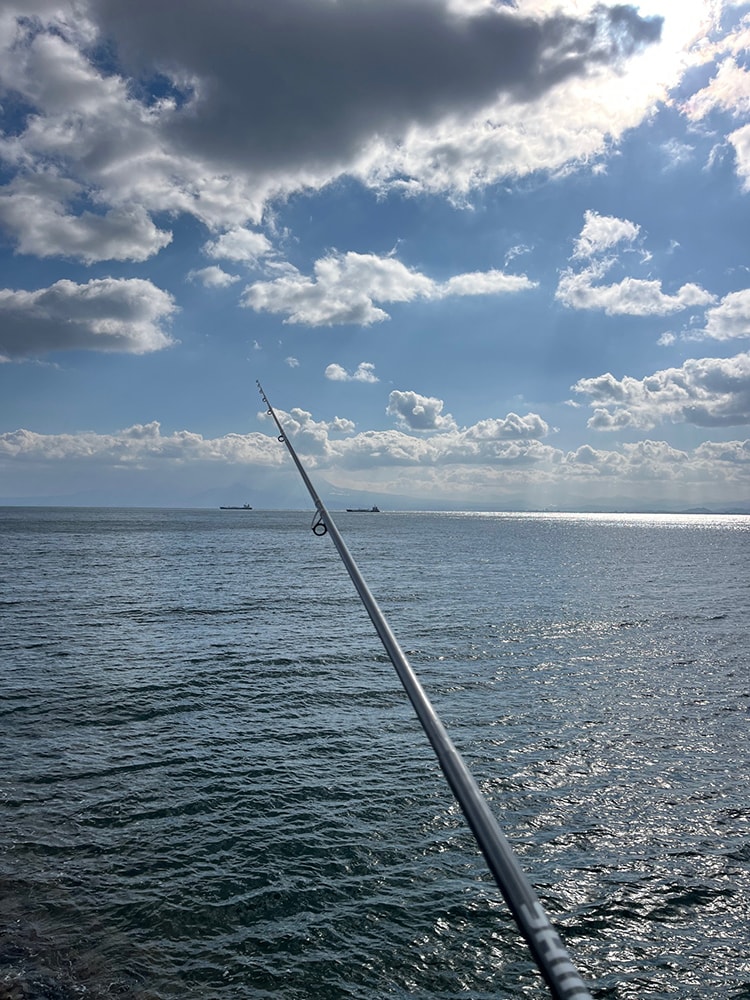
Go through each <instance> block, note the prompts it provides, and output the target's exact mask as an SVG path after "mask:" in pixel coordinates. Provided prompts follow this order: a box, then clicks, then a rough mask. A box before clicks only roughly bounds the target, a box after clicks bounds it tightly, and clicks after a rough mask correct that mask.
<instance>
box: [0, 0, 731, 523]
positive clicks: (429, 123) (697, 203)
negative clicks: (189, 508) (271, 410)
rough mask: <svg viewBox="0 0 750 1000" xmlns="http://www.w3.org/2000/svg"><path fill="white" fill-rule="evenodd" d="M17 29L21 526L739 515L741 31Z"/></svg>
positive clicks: (10, 181)
mask: <svg viewBox="0 0 750 1000" xmlns="http://www.w3.org/2000/svg"><path fill="white" fill-rule="evenodd" d="M173 15H174V7H173V6H172V5H170V4H154V3H153V2H152V3H145V2H142V0H90V2H87V0H81V2H75V3H64V2H56V0H23V2H21V0H0V47H1V48H2V50H3V51H2V56H1V57H0V127H1V128H2V132H1V133H0V266H1V268H2V271H1V272H0V361H1V362H2V363H0V502H5V503H16V502H24V501H33V502H42V503H44V502H64V503H114V504H118V503H122V504H166V505H176V506H182V505H208V506H211V505H214V504H216V503H220V502H229V503H237V502H244V501H247V502H250V503H253V504H254V505H255V506H277V505H279V506H304V505H306V504H307V500H306V498H305V494H304V491H303V488H302V486H301V484H300V483H299V482H298V481H297V480H296V478H295V477H296V473H294V471H293V469H292V468H291V467H290V462H289V459H288V456H287V455H286V452H285V450H284V449H283V448H282V447H281V446H280V445H279V443H278V441H277V440H276V436H275V435H274V433H273V427H272V426H271V425H270V423H269V421H268V419H267V418H266V417H265V416H264V414H263V408H262V406H261V404H260V400H259V397H258V396H257V391H256V388H255V380H256V379H260V380H261V381H262V383H263V385H264V388H265V389H266V392H267V393H268V395H269V397H270V399H271V401H272V402H273V404H274V405H275V406H276V407H277V409H278V410H279V411H280V412H281V413H282V415H283V416H284V419H285V422H286V426H287V428H288V430H289V433H290V435H291V436H292V437H293V440H294V441H295V444H296V446H297V449H298V451H299V452H300V455H301V456H302V458H303V460H304V461H305V462H306V464H307V465H308V467H309V469H310V472H311V474H312V476H313V478H314V480H315V481H316V483H317V484H318V485H319V486H320V488H321V493H323V494H324V496H326V497H328V498H329V499H330V500H332V501H333V503H334V506H335V505H336V502H337V501H339V500H340V501H341V505H342V506H343V505H345V503H344V501H345V500H347V499H349V498H352V499H354V498H356V499H363V500H364V499H367V500H370V499H372V500H373V502H374V501H377V502H379V503H380V504H381V505H385V506H390V507H391V508H397V507H403V506H410V507H440V506H453V507H456V506H458V507H461V506H466V507H484V508H488V509H494V508H499V509H513V508H516V507H518V508H526V507H531V508H538V507H562V508H566V507H572V508H577V509H589V508H597V507H599V506H611V507H615V508H617V507H626V508H634V507H636V508H637V507H642V508H643V509H651V508H653V507H659V506H660V505H664V506H668V507H670V506H671V507H674V506H677V507H694V506H709V507H713V508H717V507H721V508H727V507H732V506H737V505H746V506H750V441H749V440H748V424H749V423H750V346H749V340H750V254H749V253H748V251H749V250H750V235H749V234H750V225H749V224H748V223H749V221H750V72H749V63H748V50H749V48H750V5H749V4H736V3H728V2H719V0H665V2H659V0H650V2H649V3H644V4H641V5H639V6H632V7H631V6H626V5H610V6H608V5H606V4H593V3H588V2H583V0H581V2H574V0H570V2H567V3H565V2H563V3H561V4H558V3H553V2H547V0H518V2H517V3H515V4H510V3H500V2H490V0H336V2H334V0H275V2H274V4H273V5H268V4H267V3H265V0H262V2H261V0H248V2H246V3H243V4H237V3H235V2H233V0H212V2H211V3H210V4H209V3H207V2H206V0H183V2H182V3H181V4H180V16H179V18H175V17H174V16H173Z"/></svg>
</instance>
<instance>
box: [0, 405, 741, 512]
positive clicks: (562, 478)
mask: <svg viewBox="0 0 750 1000" xmlns="http://www.w3.org/2000/svg"><path fill="white" fill-rule="evenodd" d="M279 415H280V417H281V419H282V423H283V426H284V428H285V431H286V433H288V434H290V436H293V437H294V440H295V446H296V447H297V448H298V450H299V451H300V453H301V454H302V455H303V456H304V458H305V461H306V462H307V463H308V464H309V466H310V467H315V468H317V469H318V470H325V474H326V478H327V479H328V480H329V481H330V482H332V483H334V484H336V485H338V486H339V487H343V488H346V487H352V488H356V489H358V490H362V489H369V488H373V489H377V490H382V491H383V492H389V491H390V492H393V493H400V494H403V495H411V496H415V497H424V496H430V497H433V498H435V499H440V498H454V499H456V498H464V499H466V500H467V501H469V502H472V503H477V502H482V501H485V500H486V501H487V502H489V503H490V504H491V503H493V502H494V503H496V502H498V500H500V499H501V498H502V497H503V495H506V494H508V493H509V492H511V491H514V490H528V491H530V493H529V496H530V497H537V498H538V497H540V496H542V495H545V494H544V491H545V490H546V491H547V492H546V496H547V498H548V499H549V500H550V501H551V502H554V498H557V502H558V503H559V502H561V501H564V499H565V497H566V496H568V495H570V493H571V491H573V495H575V491H576V490H577V489H578V490H580V489H581V488H582V487H586V485H587V484H589V485H590V484H591V483H592V482H594V481H595V482H596V490H597V496H604V495H607V494H608V493H609V494H612V495H618V496H622V495H623V494H626V493H627V484H628V483H632V484H639V483H641V484H643V483H646V484H648V485H649V488H651V487H653V486H654V485H656V486H657V487H658V488H659V489H661V490H663V489H664V488H666V487H670V486H671V487H673V488H674V489H675V494H674V496H675V497H680V496H684V495H685V493H684V488H693V487H696V486H698V487H703V488H705V489H706V490H707V491H709V492H710V491H711V490H713V489H715V488H717V486H718V488H719V490H721V489H723V490H724V491H725V490H726V487H727V485H730V484H733V485H734V486H736V487H737V488H738V490H746V489H747V487H748V486H749V485H750V441H748V440H744V441H743V440H735V441H726V442H705V443H703V444H701V445H699V446H698V447H697V448H695V449H694V450H692V451H687V450H681V449H677V448H674V447H673V446H671V445H670V444H668V443H667V442H665V441H651V440H644V441H639V442H636V443H626V444H623V445H620V446H619V447H617V448H612V449H609V450H607V449H597V448H594V447H592V446H591V445H589V444H586V445H582V446H581V447H579V448H577V449H575V450H573V451H570V452H567V453H565V452H562V451H560V450H559V449H556V448H551V447H549V446H548V445H544V444H542V443H541V442H539V441H537V440H528V439H526V440H523V439H522V440H498V439H491V438H490V439H484V438H480V437H478V436H477V435H476V434H474V435H469V434H468V431H470V430H471V428H469V429H467V431H459V430H453V431H448V432H438V433H435V434H432V435H428V436H425V435H424V434H420V435H419V436H415V435H413V434H409V433H404V432H403V431H397V430H392V431H366V432H364V433H360V434H354V435H353V436H352V434H353V431H354V424H353V423H352V422H351V421H349V420H346V419H343V418H338V417H337V418H335V419H334V420H333V421H330V422H325V421H314V420H313V419H312V416H311V414H309V413H307V412H306V411H304V410H292V411H291V412H290V413H284V412H283V411H281V412H280V413H279ZM489 419H490V421H492V420H493V419H494V418H489ZM522 419H523V418H522ZM341 435H344V437H341ZM286 461H287V456H286V453H285V450H284V449H283V447H281V446H280V445H279V442H278V441H277V439H276V435H275V434H273V435H266V434H257V433H255V434H228V435H226V436H224V437H220V438H213V439H212V438H204V437H203V436H202V435H201V434H197V433H195V432H191V431H187V430H183V431H177V432H174V433H171V434H164V433H162V430H161V427H160V425H159V424H158V423H157V422H153V423H150V424H137V425H135V426H133V427H129V428H126V429H125V430H122V431H118V432H116V433H113V434H94V433H81V434H50V435H45V434H38V433H35V432H32V431H28V430H18V431H13V432H10V433H3V434H0V464H1V465H3V466H4V467H5V468H12V467H14V465H15V464H16V463H23V466H24V468H25V469H31V468H44V467H47V468H48V469H50V470H54V469H55V468H58V467H59V468H63V467H64V468H65V469H66V470H70V469H71V468H73V469H74V470H76V472H77V473H80V474H83V473H85V472H87V471H91V470H94V469H97V468H99V469H103V468H110V469H117V470H119V474H118V478H119V480H120V482H122V481H123V480H122V476H123V475H124V470H128V469H130V470H136V471H142V470H151V471H155V470H163V471H165V472H166V471H169V470H170V469H171V470H178V469H179V470H180V471H181V474H184V472H185V470H186V469H189V468H190V467H193V468H194V469H195V474H196V476H197V477H199V479H200V480H201V481H202V480H203V479H204V478H205V473H204V472H203V471H202V470H203V469H204V467H205V466H206V465H209V466H214V467H215V466H219V465H233V466H234V465H236V466H242V467H245V468H248V469H252V468H255V469H258V468H262V467H274V468H277V467H280V466H283V465H284V464H285V463H286Z"/></svg>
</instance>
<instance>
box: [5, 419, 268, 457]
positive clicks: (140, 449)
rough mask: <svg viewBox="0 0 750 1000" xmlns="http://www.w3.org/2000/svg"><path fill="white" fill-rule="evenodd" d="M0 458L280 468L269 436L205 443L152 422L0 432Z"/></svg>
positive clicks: (236, 436) (240, 436)
mask: <svg viewBox="0 0 750 1000" xmlns="http://www.w3.org/2000/svg"><path fill="white" fill-rule="evenodd" d="M0 456H2V457H3V458H4V459H23V460H26V461H29V460H32V461H38V462H68V461H84V462H86V463H87V464H105V465H120V466H135V465H144V464H149V463H151V464H155V463H162V462H168V463H176V464H179V465H183V464H184V463H186V462H230V463H243V464H247V463H258V464H263V465H280V464H281V462H282V460H283V455H282V454H281V452H280V450H279V448H278V442H277V441H276V438H275V437H269V436H268V435H266V434H227V435H226V436H225V437H223V438H215V439H209V438H204V437H202V436H201V435H200V434H195V433H193V432H191V431H176V432H175V433H173V434H167V435H164V434H162V432H161V425H160V424H159V422H158V421H154V422H152V423H149V424H135V425H134V426H132V427H129V428H127V429H125V430H122V431H118V432H117V433H115V434H94V433H80V434H36V433H34V432H33V431H28V430H18V431H13V432H11V433H6V434H0Z"/></svg>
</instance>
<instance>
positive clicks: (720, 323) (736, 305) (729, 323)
mask: <svg viewBox="0 0 750 1000" xmlns="http://www.w3.org/2000/svg"><path fill="white" fill-rule="evenodd" d="M693 336H694V337H695V338H702V337H711V338H713V339H714V340H735V339H737V338H740V337H750V288H743V289H742V290H741V291H739V292H730V293H729V295H725V296H724V298H723V299H722V300H721V302H720V303H719V304H718V305H717V306H715V307H714V308H713V309H709V310H708V311H707V312H706V325H705V328H704V329H703V330H701V331H699V332H697V333H696V334H694V335H693Z"/></svg>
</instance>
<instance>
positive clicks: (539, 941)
mask: <svg viewBox="0 0 750 1000" xmlns="http://www.w3.org/2000/svg"><path fill="white" fill-rule="evenodd" d="M256 384H257V386H258V391H259V392H260V395H261V399H262V400H263V402H264V403H265V404H266V406H267V408H268V415H269V416H270V417H272V418H273V421H274V423H275V424H276V426H277V428H278V430H279V435H278V437H279V441H281V442H282V444H285V445H286V447H287V449H288V451H289V454H290V455H291V456H292V460H293V461H294V464H295V465H296V466H297V470H298V472H299V474H300V476H301V477H302V481H303V482H304V484H305V486H306V487H307V491H308V493H309V494H310V496H311V497H312V501H313V503H314V504H315V515H314V517H313V523H312V526H311V527H312V531H313V532H314V533H315V534H316V535H320V536H322V535H325V534H329V535H330V536H331V540H332V541H333V544H334V545H335V546H336V550H337V552H338V554H339V556H340V557H341V561H342V562H343V564H344V566H345V567H346V570H347V572H348V573H349V576H350V577H351V580H352V583H353V584H354V587H355V589H356V591H357V593H358V594H359V596H360V599H361V601H362V603H363V604H364V606H365V609H366V611H367V613H368V615H369V616H370V620H371V621H372V623H373V625H374V626H375V630H376V632H377V633H378V636H379V637H380V641H381V642H382V643H383V646H384V648H385V651H386V653H387V654H388V656H389V658H390V660H391V663H392V664H393V666H394V667H395V669H396V673H397V674H398V677H399V680H400V681H401V683H402V685H403V687H404V689H405V691H406V693H407V695H408V696H409V700H410V701H411V703H412V706H413V707H414V710H415V712H416V713H417V718H418V719H419V721H420V723H421V725H422V728H423V729H424V731H425V733H426V735H427V738H428V740H429V741H430V743H431V745H432V749H433V750H434V751H435V756H436V757H437V759H438V763H439V764H440V767H441V768H442V771H443V774H444V775H445V777H446V779H447V781H448V784H449V785H450V787H451V790H452V792H453V794H454V795H455V797H456V801H457V802H458V804H459V806H460V807H461V809H462V811H463V814H464V816H465V817H466V820H467V822H468V824H469V826H470V828H471V830H472V833H473V834H474V837H475V839H476V841H477V844H478V845H479V848H480V850H481V852H482V854H483V855H484V858H485V861H486V862H487V866H488V868H489V869H490V871H491V873H492V875H493V876H494V878H495V881H496V882H497V885H498V888H499V889H500V892H501V893H502V895H503V897H504V899H505V902H506V903H507V905H508V908H509V909H510V911H511V913H512V915H513V918H514V920H515V921H516V924H517V926H518V929H519V930H520V932H521V934H522V935H523V937H524V939H525V941H526V944H527V945H528V947H529V950H530V951H531V954H532V956H533V958H534V961H535V962H536V964H537V967H538V969H539V971H540V972H541V974H542V976H543V977H544V980H545V981H546V983H547V986H548V987H549V990H550V993H551V994H552V996H553V997H554V998H555V1000H591V995H590V993H589V991H588V989H587V988H586V986H585V985H584V982H583V980H582V979H581V976H580V975H579V973H578V970H577V969H576V967H575V966H574V965H573V963H572V961H571V960H570V956H569V955H568V952H567V950H566V948H565V946H564V945H563V943H562V941H561V940H560V936H559V935H558V933H557V931H556V930H555V928H554V927H553V926H552V924H551V923H550V920H549V917H548V916H547V914H546V913H545V911H544V909H543V907H542V904H541V903H540V902H539V898H538V897H537V895H536V893H535V892H534V890H533V888H532V887H531V883H530V882H529V880H528V879H527V878H526V875H525V874H524V872H523V870H522V869H521V866H520V864H519V863H518V859H517V858H516V855H515V854H514V852H513V848H512V847H511V846H510V844H509V842H508V840H507V838H506V836H505V834H504V833H503V832H502V830H501V829H500V827H499V825H498V823H497V820H496V819H495V817H494V815H493V814H492V812H491V811H490V808H489V806H488V805H487V802H486V800H485V798H484V796H483V795H482V793H481V792H480V790H479V786H478V785H477V783H476V781H475V780H474V777H473V775H472V774H471V771H470V770H469V769H468V767H467V766H466V764H465V763H464V761H463V759H462V758H461V756H460V754H459V752H458V750H456V748H455V746H454V745H453V742H452V741H451V739H450V737H449V736H448V733H447V732H446V729H445V727H444V726H443V723H442V722H441V721H440V719H439V718H438V715H437V713H436V712H435V709H434V708H433V707H432V704H431V702H430V700H429V698H428V697H427V695H426V693H425V691H424V688H423V687H422V685H421V683H420V681H419V678H418V677H417V675H416V674H415V673H414V670H413V669H412V666H411V664H410V663H409V661H408V660H407V658H406V655H405V654H404V651H403V650H402V649H401V646H400V645H399V643H398V640H397V639H396V636H395V635H394V634H393V632H392V631H391V627H390V625H389V624H388V622H387V621H386V618H385V615H384V614H383V612H382V611H381V610H380V607H379V605H378V603H377V601H376V600H375V598H374V597H373V595H372V593H371V592H370V588H369V587H368V586H367V583H366V582H365V579H364V577H363V576H362V574H361V573H360V571H359V568H358V567H357V564H356V563H355V562H354V559H353V558H352V555H351V553H350V552H349V549H348V548H347V546H346V542H345V541H344V539H343V538H342V537H341V534H340V532H339V530H338V528H337V527H336V524H335V522H334V520H333V518H332V517H331V515H330V514H329V513H328V511H327V509H326V507H325V505H324V503H323V501H322V500H321V499H320V497H319V496H318V493H317V491H316V489H315V487H314V486H313V484H312V482H311V481H310V477H309V476H308V474H307V472H306V471H305V468H304V466H303V465H302V463H301V462H300V460H299V457H298V456H297V452H296V451H295V450H294V446H293V445H292V442H291V441H290V440H289V437H288V435H287V434H286V432H285V430H284V428H283V426H282V424H281V421H280V420H279V418H278V416H277V414H276V411H275V410H274V408H273V407H272V406H271V404H270V402H269V401H268V397H267V396H266V394H265V392H264V391H263V386H262V385H261V384H260V382H256Z"/></svg>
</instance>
